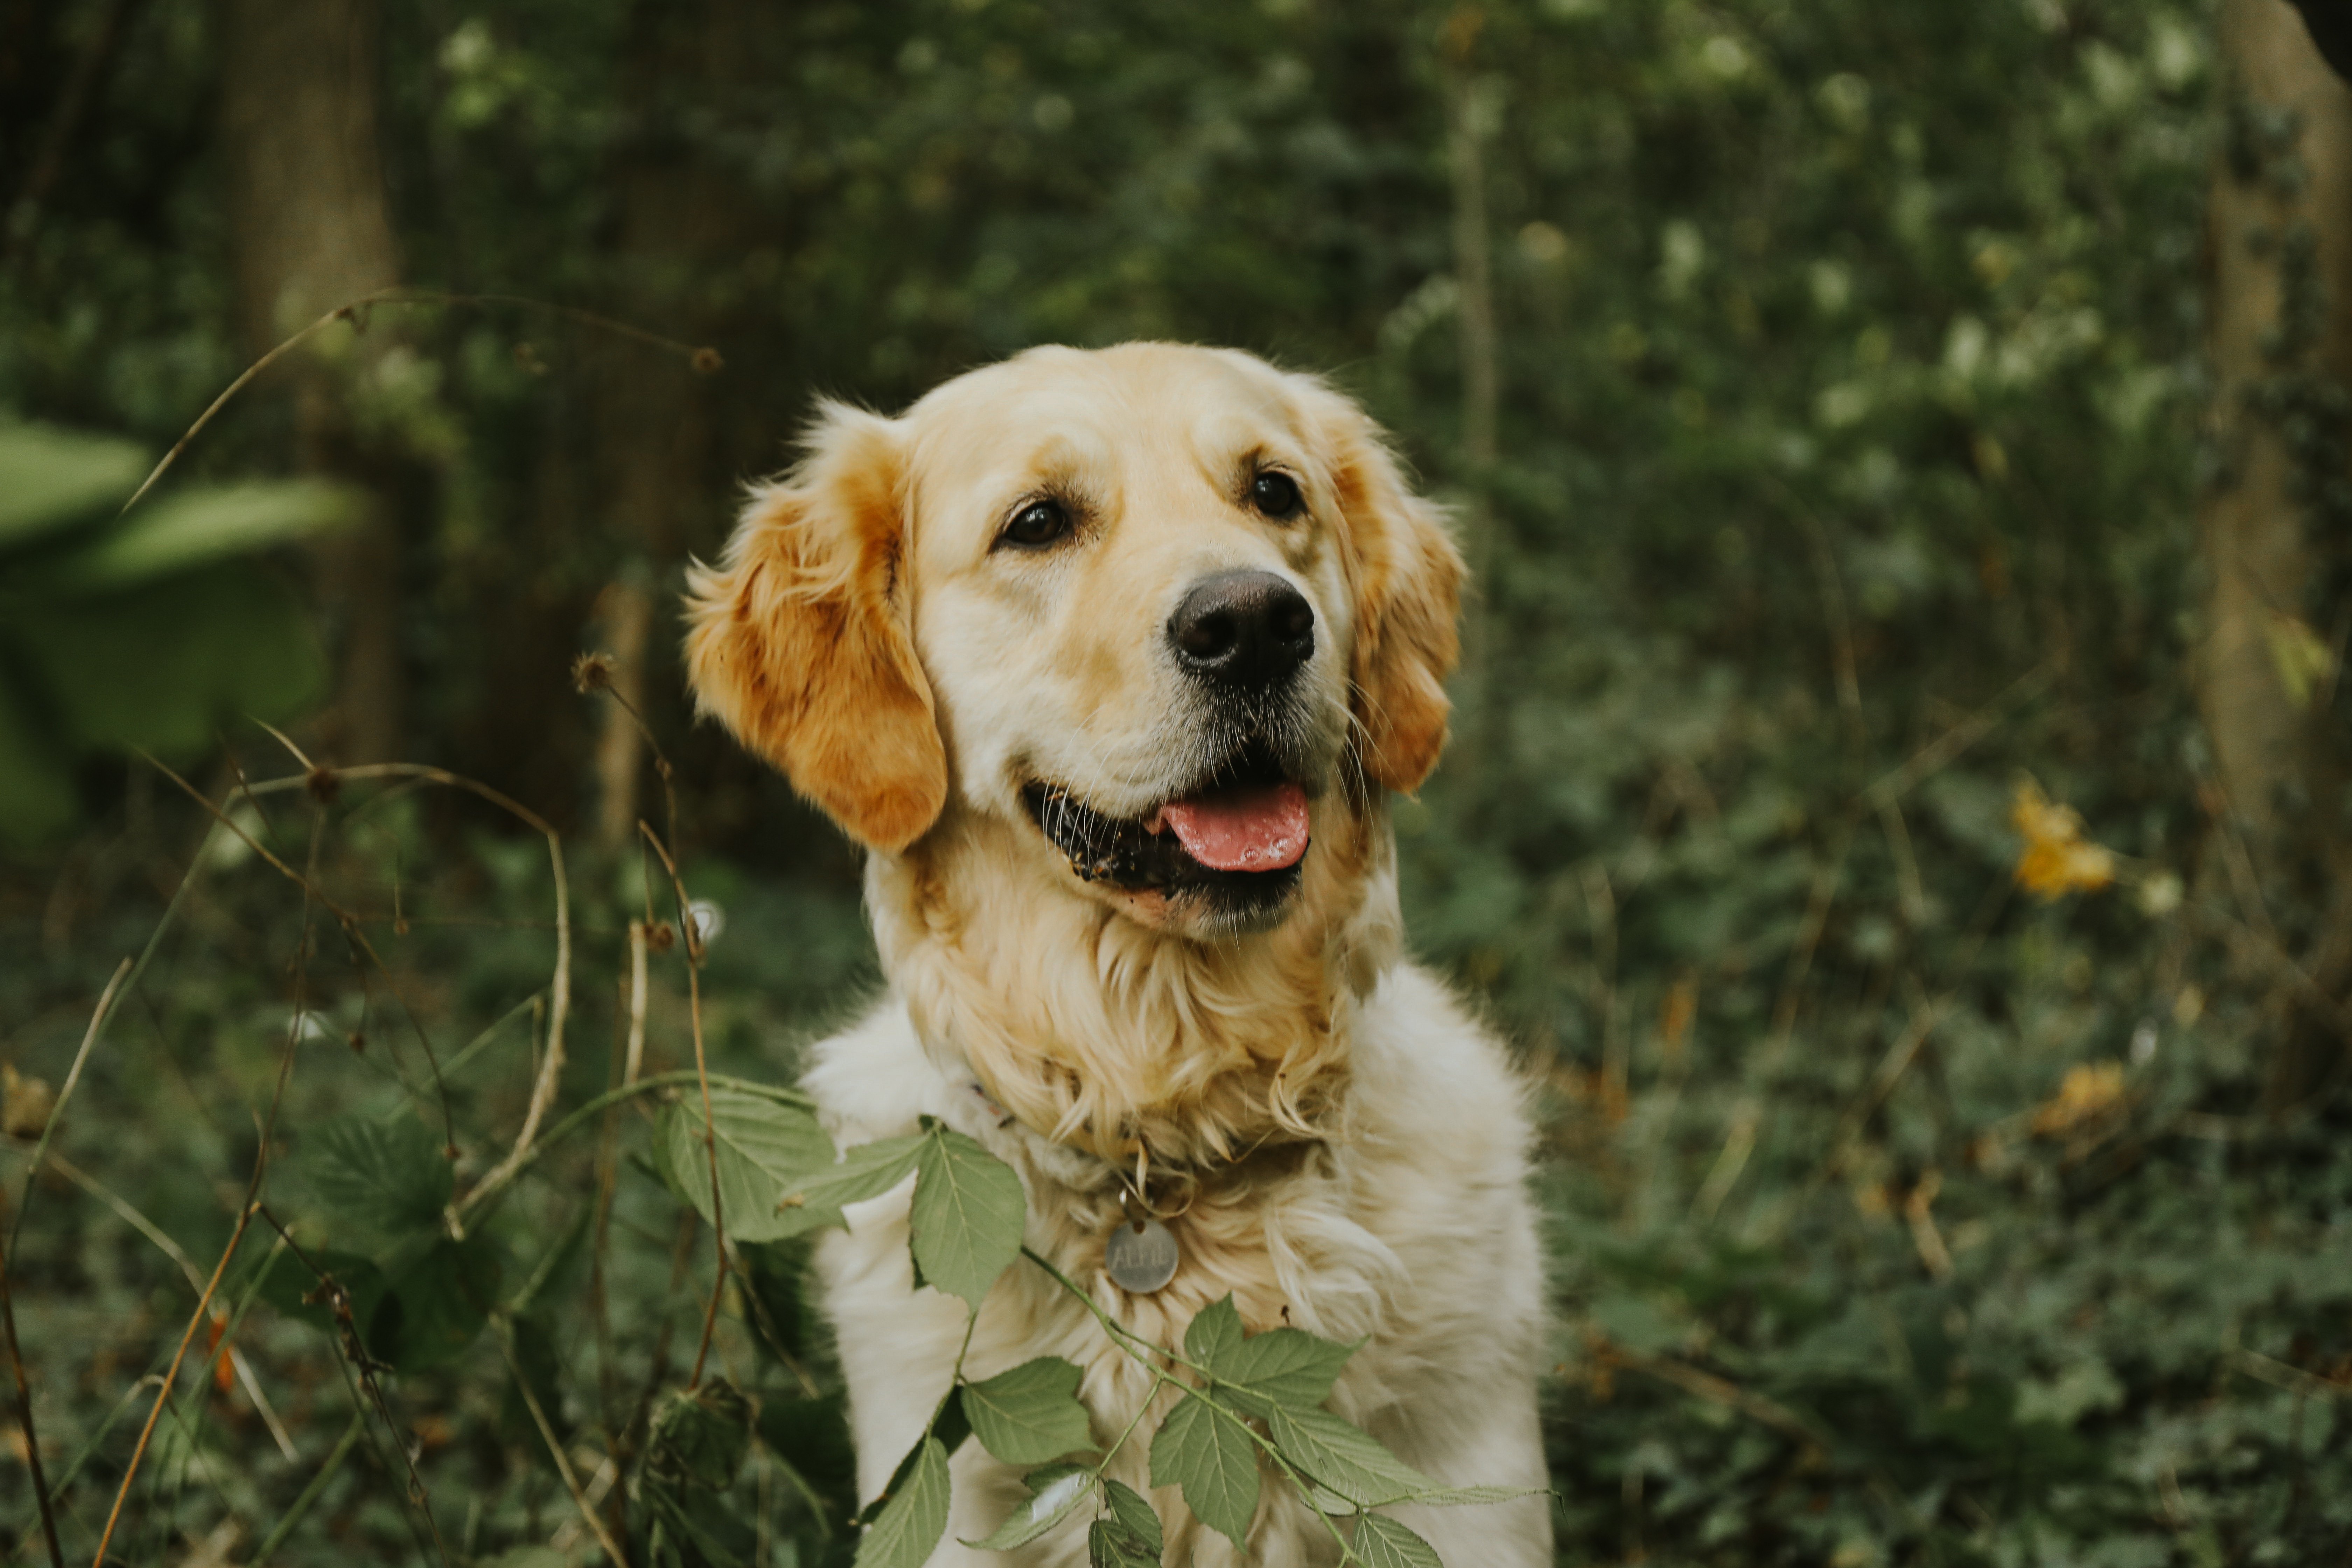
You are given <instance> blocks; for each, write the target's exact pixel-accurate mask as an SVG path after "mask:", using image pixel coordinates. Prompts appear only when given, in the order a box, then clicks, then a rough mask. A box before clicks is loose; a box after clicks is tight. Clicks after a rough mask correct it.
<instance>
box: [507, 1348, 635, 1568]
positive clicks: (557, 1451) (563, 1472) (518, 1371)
mask: <svg viewBox="0 0 2352 1568" xmlns="http://www.w3.org/2000/svg"><path fill="white" fill-rule="evenodd" d="M498 1341H499V1354H500V1355H502V1356H504V1357H506V1363H507V1370H508V1371H509V1372H511V1373H514V1380H515V1387H517V1388H518V1389H520V1390H521V1391H522V1402H523V1404H524V1405H528V1406H529V1407H530V1419H531V1423H532V1425H534V1426H537V1427H538V1428H539V1435H540V1436H541V1439H542V1440H543V1441H545V1443H546V1444H547V1452H548V1455H549V1457H551V1458H553V1459H554V1461H555V1472H556V1474H558V1475H560V1476H562V1478H563V1489H564V1490H566V1491H568V1492H570V1493H571V1494H572V1506H573V1507H574V1508H577V1509H578V1510H580V1517H581V1519H582V1520H583V1521H586V1523H587V1525H588V1528H589V1529H590V1530H591V1531H593V1532H594V1533H595V1536H596V1543H597V1544H598V1545H599V1546H602V1547H603V1548H604V1555H605V1556H607V1557H609V1558H611V1559H612V1560H613V1568H629V1559H628V1556H627V1554H626V1553H625V1552H623V1551H622V1550H621V1548H620V1544H619V1542H615V1541H614V1539H613V1534H612V1531H609V1530H607V1529H606V1528H605V1527H604V1520H603V1519H601V1518H600V1517H598V1515H597V1512H596V1507H595V1505H594V1504H593V1503H592V1502H590V1501H589V1500H588V1493H587V1492H586V1490H585V1489H583V1488H582V1486H581V1485H580V1476H579V1473H578V1472H577V1471H575V1470H573V1469H572V1458H571V1456H569V1455H567V1454H566V1453H564V1451H563V1445H562V1443H561V1442H558V1441H557V1440H556V1436H555V1428H554V1427H553V1426H551V1425H550V1424H549V1422H548V1419H547V1412H546V1411H545V1410H542V1409H541V1408H540V1404H539V1395H538V1394H533V1393H532V1392H531V1391H530V1379H529V1378H527V1377H525V1376H524V1375H523V1374H522V1363H520V1362H518V1361H516V1360H515V1353H514V1345H513V1343H512V1342H510V1341H509V1338H508V1331H507V1328H506V1325H505V1324H503V1323H501V1324H500V1325H499V1334H498Z"/></svg>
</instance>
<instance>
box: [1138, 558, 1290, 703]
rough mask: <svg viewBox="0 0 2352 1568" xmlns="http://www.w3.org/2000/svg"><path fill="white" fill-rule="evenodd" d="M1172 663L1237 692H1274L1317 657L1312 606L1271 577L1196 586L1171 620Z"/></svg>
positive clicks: (1228, 578)
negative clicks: (1268, 689)
mask: <svg viewBox="0 0 2352 1568" xmlns="http://www.w3.org/2000/svg"><path fill="white" fill-rule="evenodd" d="M1168 641H1169V643H1170V645H1171V647H1174V648H1175V650H1176V662H1177V663H1179V664H1181V665H1182V666H1183V667H1184V668H1186V669H1189V670H1191V671H1192V673H1193V674H1195V675H1198V676H1201V677H1202V678H1203V679H1208V680H1213V681H1215V682H1217V683H1218V684H1219V685H1222V686H1229V687H1233V688H1234V689H1250V690H1255V689H1264V688H1265V687H1269V686H1272V685H1273V684H1274V683H1275V682H1276V681H1278V680H1281V679H1284V678H1285V677H1286V676H1288V675H1290V674H1291V673H1293V672H1294V671H1296V670H1297V668H1298V667H1299V666H1300V665H1302V664H1305V663H1306V662H1307V658H1308V656H1310V655H1311V654H1313V653H1314V651H1315V606H1314V605H1310V604H1308V603H1307V597H1306V595H1303V594H1301V593H1300V592H1299V591H1298V590H1297V589H1296V588H1294V587H1292V586H1291V585H1290V584H1288V583H1287V582H1286V581H1284V580H1283V579H1282V578H1280V577H1277V576H1276V575H1275V574H1273V573H1271V572H1227V573H1224V574H1222V575H1220V576H1215V577H1212V578H1210V579H1208V580H1207V581H1206V582H1203V583H1200V584H1195V585H1194V586H1193V589H1192V592H1191V593H1189V594H1187V595H1184V602H1183V603H1182V604H1181V605H1177V606H1176V613H1175V615H1173V616H1170V617H1169V621H1168Z"/></svg>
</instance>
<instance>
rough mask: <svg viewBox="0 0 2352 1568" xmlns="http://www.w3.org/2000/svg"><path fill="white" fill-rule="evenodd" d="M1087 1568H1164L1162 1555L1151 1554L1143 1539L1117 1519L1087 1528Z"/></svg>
mask: <svg viewBox="0 0 2352 1568" xmlns="http://www.w3.org/2000/svg"><path fill="white" fill-rule="evenodd" d="M1087 1568H1160V1553H1159V1552H1157V1551H1155V1550H1148V1549H1146V1547H1145V1546H1144V1543H1143V1539H1142V1537H1140V1536H1139V1535H1137V1534H1136V1533H1135V1532H1134V1531H1131V1530H1129V1529H1128V1528H1127V1527H1126V1526H1125V1525H1123V1524H1121V1523H1120V1522H1119V1521H1118V1520H1115V1519H1098V1520H1097V1521H1094V1523H1092V1524H1090V1525H1088V1526H1087Z"/></svg>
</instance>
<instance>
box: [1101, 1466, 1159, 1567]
mask: <svg viewBox="0 0 2352 1568" xmlns="http://www.w3.org/2000/svg"><path fill="white" fill-rule="evenodd" d="M1103 1497H1104V1500H1106V1501H1108V1503H1109V1504H1110V1513H1111V1517H1112V1518H1113V1519H1116V1520H1117V1521H1119V1523H1121V1524H1123V1525H1125V1526H1126V1527H1127V1528H1128V1529H1129V1531H1133V1532H1134V1534H1135V1537H1136V1539H1137V1540H1139V1541H1140V1542H1143V1543H1144V1545H1145V1547H1146V1548H1148V1549H1149V1550H1150V1552H1151V1555H1152V1556H1153V1558H1155V1559H1157V1558H1158V1557H1159V1555H1160V1547H1161V1546H1162V1545H1163V1544H1164V1542H1163V1541H1162V1539H1161V1536H1160V1515H1159V1514H1158V1513H1156V1512H1154V1511H1153V1510H1152V1507H1151V1504H1150V1500H1147V1499H1146V1498H1145V1497H1144V1496H1143V1494H1142V1493H1140V1492H1139V1491H1137V1490H1136V1489H1134V1488H1133V1487H1130V1486H1129V1485H1127V1484H1126V1483H1124V1482H1121V1481H1106V1482H1104V1483H1103Z"/></svg>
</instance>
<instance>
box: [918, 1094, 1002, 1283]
mask: <svg viewBox="0 0 2352 1568" xmlns="http://www.w3.org/2000/svg"><path fill="white" fill-rule="evenodd" d="M915 1170H916V1173H917V1174H916V1177H915V1204H914V1211H913V1216H912V1224H913V1231H914V1237H913V1239H914V1247H915V1266H916V1267H917V1268H920V1269H921V1270H922V1274H923V1279H924V1281H925V1282H926V1283H928V1284H929V1285H930V1286H932V1287H933V1288H934V1289H940V1290H943V1291H945V1292H947V1293H948V1294H949V1295H950V1296H961V1297H962V1298H963V1299H964V1300H966V1301H968V1302H970V1303H971V1308H972V1310H974V1311H978V1310H980V1303H981V1300H982V1298H984V1297H986V1296H987V1294H988V1288H989V1287H990V1286H991V1285H993V1284H995V1283H996V1277H997V1276H998V1275H1000V1274H1002V1273H1003V1272H1004V1271H1005V1269H1007V1268H1011V1267H1012V1265H1013V1259H1014V1258H1018V1257H1019V1256H1020V1255H1021V1237H1022V1234H1023V1232H1024V1230H1025V1229H1026V1228H1027V1225H1028V1219H1029V1200H1028V1196H1027V1194H1025V1193H1024V1192H1023V1190H1022V1187H1021V1178H1020V1177H1019V1176H1018V1175H1017V1174H1015V1173H1014V1172H1013V1167H1012V1166H1010V1165H1008V1164H1006V1163H1004V1162H1003V1161H1002V1160H1000V1159H998V1158H997V1157H996V1156H995V1155H993V1154H992V1153H990V1152H988V1151H987V1150H985V1149H983V1148H982V1147H981V1146H980V1145H979V1144H977V1143H975V1142H972V1141H971V1139H969V1138H967V1137H965V1136H964V1135H963V1134H962V1133H961V1132H955V1131H950V1130H949V1129H947V1128H945V1127H943V1126H941V1125H940V1124H939V1123H938V1122H936V1121H934V1122H931V1123H930V1124H929V1126H928V1127H927V1128H926V1129H925V1131H924V1132H923V1134H922V1137H921V1139H920V1140H919V1146H918V1148H917V1150H916V1154H915Z"/></svg>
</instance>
